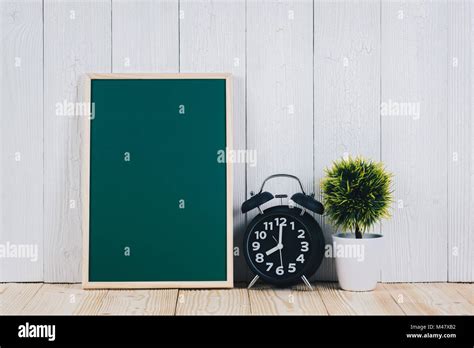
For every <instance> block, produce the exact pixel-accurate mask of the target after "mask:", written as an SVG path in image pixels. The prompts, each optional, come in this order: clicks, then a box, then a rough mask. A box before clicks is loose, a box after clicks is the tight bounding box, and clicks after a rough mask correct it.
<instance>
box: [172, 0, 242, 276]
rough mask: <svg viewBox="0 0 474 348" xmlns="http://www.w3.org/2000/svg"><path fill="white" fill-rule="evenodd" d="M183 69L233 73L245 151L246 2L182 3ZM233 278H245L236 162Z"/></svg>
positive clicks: (236, 134)
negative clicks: (235, 251) (236, 249)
mask: <svg viewBox="0 0 474 348" xmlns="http://www.w3.org/2000/svg"><path fill="white" fill-rule="evenodd" d="M180 10H181V16H182V18H181V20H180V62H181V63H180V66H181V72H230V73H232V76H233V83H234V85H233V116H234V117H233V141H234V144H233V149H234V151H239V150H245V138H246V137H245V135H246V129H245V99H246V97H245V64H246V62H245V59H246V56H245V1H244V0H236V1H225V0H217V1H211V0H200V1H191V0H184V1H181V2H180ZM216 156H217V154H216ZM233 184H234V189H233V222H234V250H235V247H236V248H238V252H237V253H236V254H235V256H234V280H235V281H240V280H245V279H246V276H247V266H246V263H245V259H244V256H243V253H242V250H241V249H242V238H243V233H244V230H245V216H244V215H243V214H242V213H241V212H240V206H241V205H242V202H243V201H244V200H245V197H246V187H245V163H241V162H237V163H234V164H233Z"/></svg>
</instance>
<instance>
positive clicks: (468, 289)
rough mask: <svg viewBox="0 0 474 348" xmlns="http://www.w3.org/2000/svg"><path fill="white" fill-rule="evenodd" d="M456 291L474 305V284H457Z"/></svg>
mask: <svg viewBox="0 0 474 348" xmlns="http://www.w3.org/2000/svg"><path fill="white" fill-rule="evenodd" d="M456 290H457V292H459V293H460V294H461V296H462V297H464V298H465V299H466V300H467V301H468V302H469V303H471V304H474V284H472V283H469V284H467V283H464V284H459V283H458V284H456Z"/></svg>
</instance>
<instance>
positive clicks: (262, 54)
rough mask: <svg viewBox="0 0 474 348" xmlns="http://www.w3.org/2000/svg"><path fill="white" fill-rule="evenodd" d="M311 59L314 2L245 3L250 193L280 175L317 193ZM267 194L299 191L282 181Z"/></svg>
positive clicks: (271, 185)
mask: <svg viewBox="0 0 474 348" xmlns="http://www.w3.org/2000/svg"><path fill="white" fill-rule="evenodd" d="M312 59H313V6H312V2H311V1H308V0H299V1H262V0H249V1H248V2H247V149H248V150H250V151H256V152H257V162H256V166H250V165H248V166H247V190H248V192H250V191H254V192H257V191H258V190H259V188H260V186H261V185H262V182H263V180H264V179H265V178H266V177H267V176H269V175H272V174H276V173H287V174H293V175H296V176H297V177H299V178H300V180H301V181H302V184H303V187H304V189H305V191H306V192H307V193H312V192H314V176H313V75H312V71H313V61H312ZM265 190H266V191H270V192H272V193H273V194H288V195H289V196H290V197H291V195H292V194H293V193H294V192H298V191H299V187H298V184H297V183H296V182H294V181H290V180H288V179H280V180H273V181H270V182H269V183H268V186H267V185H265ZM279 203H280V202H279V200H274V201H272V202H269V203H267V204H265V205H264V206H263V208H264V209H265V208H267V207H268V206H271V205H276V204H279ZM285 203H286V202H285ZM255 214H256V213H255V212H249V213H248V214H247V218H248V219H249V221H250V219H251V218H253V217H254V216H255Z"/></svg>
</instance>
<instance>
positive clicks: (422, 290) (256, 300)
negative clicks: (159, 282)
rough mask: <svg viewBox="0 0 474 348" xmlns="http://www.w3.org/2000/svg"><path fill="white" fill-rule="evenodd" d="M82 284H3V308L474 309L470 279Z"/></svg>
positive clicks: (37, 311) (188, 311)
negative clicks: (370, 285) (357, 286)
mask: <svg viewBox="0 0 474 348" xmlns="http://www.w3.org/2000/svg"><path fill="white" fill-rule="evenodd" d="M244 286H245V284H241V285H240V287H236V288H234V289H230V290H227V289H226V290H217V289H216V290H177V289H166V290H82V289H81V285H80V284H46V283H4V284H0V314H7V315H13V314H32V315H42V314H45V315H48V314H55V315H57V314H65V315H68V314H73V315H77V314H81V315H114V314H115V315H125V314H126V315H128V314H130V315H222V314H224V315H227V314H229V315H279V314H283V315H346V314H348V315H367V314H373V315H430V314H454V315H473V314H474V285H473V284H468V283H392V284H381V283H379V284H378V286H377V289H376V290H375V291H372V292H349V291H343V290H341V289H339V287H338V284H337V283H322V282H320V283H315V284H313V286H314V289H313V291H309V290H307V289H306V288H304V287H303V286H297V287H294V288H292V289H275V288H271V287H269V286H264V285H260V286H256V287H254V288H252V289H250V290H247V289H246V288H245V287H244Z"/></svg>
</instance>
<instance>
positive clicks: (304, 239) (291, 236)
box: [246, 208, 313, 284]
mask: <svg viewBox="0 0 474 348" xmlns="http://www.w3.org/2000/svg"><path fill="white" fill-rule="evenodd" d="M291 210H293V211H294V213H292V214H285V213H282V212H279V213H274V214H272V213H270V214H264V215H263V216H260V217H259V216H257V218H256V219H257V220H256V221H255V223H252V224H251V226H249V227H250V230H248V231H247V234H246V237H247V239H246V248H247V250H246V253H247V255H246V256H247V260H248V261H249V263H250V265H251V268H252V269H253V271H254V272H255V273H257V274H258V275H260V276H262V277H263V278H264V279H266V280H270V281H273V282H274V283H280V284H284V283H287V282H290V281H291V280H295V279H299V278H300V277H301V276H302V275H304V274H305V271H306V270H307V269H308V265H309V264H310V263H311V261H312V243H313V240H312V234H311V231H310V230H309V228H308V226H307V225H306V224H305V223H304V219H300V218H299V217H298V216H299V212H300V211H301V210H299V209H296V208H294V209H291Z"/></svg>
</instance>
